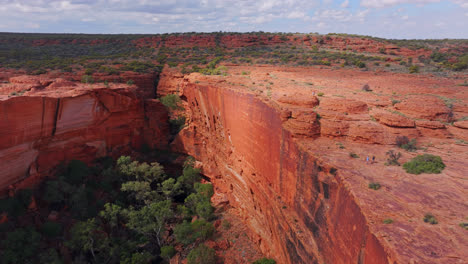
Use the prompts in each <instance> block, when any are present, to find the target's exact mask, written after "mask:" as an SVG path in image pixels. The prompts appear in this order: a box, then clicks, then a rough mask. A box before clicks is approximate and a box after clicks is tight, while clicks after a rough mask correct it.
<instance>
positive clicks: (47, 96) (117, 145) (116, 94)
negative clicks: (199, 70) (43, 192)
mask: <svg viewBox="0 0 468 264" xmlns="http://www.w3.org/2000/svg"><path fill="white" fill-rule="evenodd" d="M12 79H13V78H12ZM19 80H23V82H22V83H23V84H25V85H28V86H29V85H34V86H35V87H36V86H38V85H42V86H48V87H47V88H46V89H39V90H37V91H29V92H28V93H27V94H28V96H14V97H7V96H3V98H2V99H1V100H0V113H1V115H0V159H1V160H2V162H1V163H0V171H1V172H2V173H1V177H0V189H2V190H5V188H6V187H8V186H9V185H11V184H15V183H19V182H21V184H22V185H24V186H26V185H28V186H29V185H32V184H34V183H35V182H37V181H38V180H40V178H41V177H44V176H47V175H48V174H49V173H50V172H51V170H53V169H54V168H55V167H56V166H57V165H58V164H59V163H61V162H65V161H68V160H71V159H80V160H83V161H92V160H93V159H95V158H96V157H103V156H106V155H113V154H114V156H115V155H120V154H122V153H127V152H129V151H131V149H139V148H140V147H141V146H142V144H144V143H146V144H148V145H150V146H152V147H164V146H165V145H166V144H167V141H168V133H169V132H168V125H167V112H166V110H165V108H164V107H163V106H162V104H161V103H159V101H157V100H151V99H148V100H145V99H141V96H142V94H141V93H140V90H139V88H137V86H127V85H123V84H121V85H114V84H113V85H112V87H110V88H107V87H104V86H103V85H98V84H96V85H86V86H85V85H82V84H76V83H70V82H68V81H63V80H55V81H54V80H51V79H48V80H47V81H43V80H42V79H37V78H36V80H35V79H34V78H32V77H21V78H20V77H16V78H14V79H13V80H12V81H13V83H19ZM53 84H55V85H56V87H50V86H53Z"/></svg>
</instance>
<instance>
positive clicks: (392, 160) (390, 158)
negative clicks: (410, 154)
mask: <svg viewBox="0 0 468 264" xmlns="http://www.w3.org/2000/svg"><path fill="white" fill-rule="evenodd" d="M385 154H386V155H387V162H385V165H387V166H390V165H394V166H400V162H399V161H398V160H399V159H400V157H401V153H400V152H398V153H396V152H395V151H393V150H389V151H387V153H385Z"/></svg>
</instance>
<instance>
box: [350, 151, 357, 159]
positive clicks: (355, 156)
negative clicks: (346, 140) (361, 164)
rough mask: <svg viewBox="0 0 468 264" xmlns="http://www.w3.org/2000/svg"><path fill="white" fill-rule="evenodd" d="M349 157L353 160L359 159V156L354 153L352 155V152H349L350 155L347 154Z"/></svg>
mask: <svg viewBox="0 0 468 264" xmlns="http://www.w3.org/2000/svg"><path fill="white" fill-rule="evenodd" d="M349 156H350V157H351V158H354V159H358V158H359V155H358V154H356V153H354V152H350V153H349Z"/></svg>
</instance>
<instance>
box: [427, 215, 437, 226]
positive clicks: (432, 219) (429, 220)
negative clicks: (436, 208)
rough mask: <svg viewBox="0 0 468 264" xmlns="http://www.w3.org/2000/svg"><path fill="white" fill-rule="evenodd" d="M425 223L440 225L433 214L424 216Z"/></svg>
mask: <svg viewBox="0 0 468 264" xmlns="http://www.w3.org/2000/svg"><path fill="white" fill-rule="evenodd" d="M423 221H424V222H425V223H429V224H431V225H436V224H437V223H438V222H437V219H436V218H435V217H434V216H433V215H432V214H429V213H428V214H426V215H424V218H423Z"/></svg>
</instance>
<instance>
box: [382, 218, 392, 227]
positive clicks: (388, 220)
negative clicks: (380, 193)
mask: <svg viewBox="0 0 468 264" xmlns="http://www.w3.org/2000/svg"><path fill="white" fill-rule="evenodd" d="M382 223H384V224H386V225H388V224H391V223H393V219H391V218H387V219H384V220H383V221H382Z"/></svg>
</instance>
